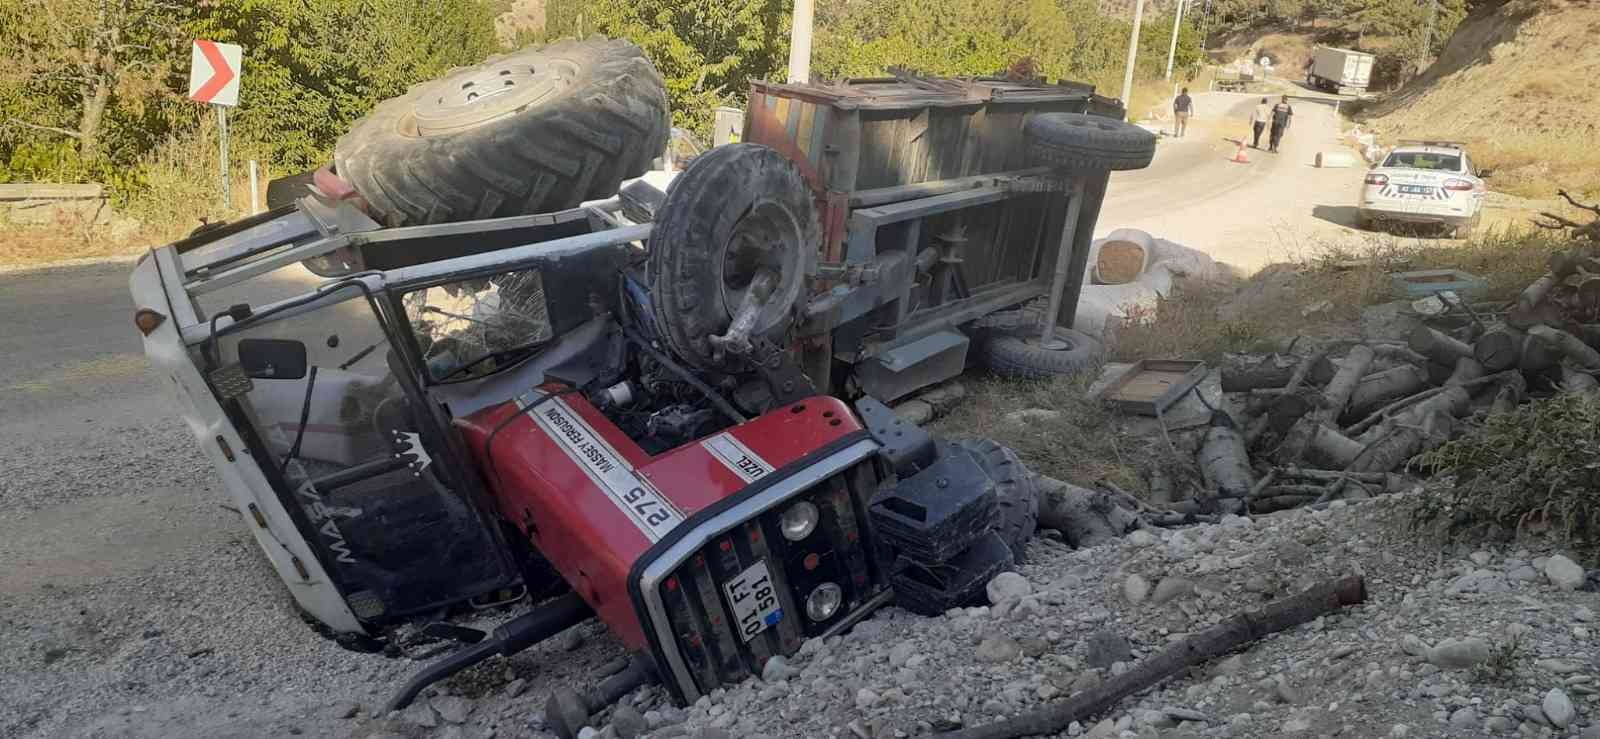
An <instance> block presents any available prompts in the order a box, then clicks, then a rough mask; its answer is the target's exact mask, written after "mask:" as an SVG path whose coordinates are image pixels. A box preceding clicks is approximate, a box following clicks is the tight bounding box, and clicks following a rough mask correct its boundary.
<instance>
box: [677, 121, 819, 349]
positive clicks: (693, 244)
mask: <svg viewBox="0 0 1600 739" xmlns="http://www.w3.org/2000/svg"><path fill="white" fill-rule="evenodd" d="M758 199H767V200H773V201H777V202H780V203H782V204H784V205H786V206H787V207H788V208H789V209H790V211H791V212H792V213H793V214H794V215H795V217H796V219H797V220H798V221H799V222H800V224H801V226H802V228H803V229H805V232H804V233H803V234H802V237H801V238H802V244H803V245H812V247H811V248H814V245H815V244H817V243H818V242H819V241H820V238H821V236H820V231H821V226H820V223H819V221H818V219H817V217H816V206H815V204H814V202H813V200H812V194H811V190H810V188H809V187H808V186H807V185H806V183H805V179H804V178H803V177H802V176H801V174H800V171H799V170H798V169H797V168H796V167H795V166H794V164H793V163H792V162H790V161H789V160H788V159H787V158H786V157H784V156H783V155H782V154H779V153H778V152H777V151H775V150H773V149H771V148H768V147H766V146H762V145H759V144H728V145H726V146H719V147H717V148H715V149H712V150H710V151H708V152H706V153H705V154H702V155H700V156H698V157H696V158H695V160H694V161H693V162H692V163H691V164H690V165H689V167H688V168H687V169H685V170H684V171H683V172H682V173H680V174H679V175H678V177H677V178H676V179H674V180H673V183H672V187H671V189H669V190H668V191H667V197H666V199H665V200H664V201H663V202H662V204H661V207H660V209H659V210H658V211H657V212H656V218H655V228H654V230H653V231H652V232H651V234H650V243H649V248H648V252H649V260H650V261H649V274H650V282H651V287H652V290H651V291H652V294H653V296H654V299H653V300H652V301H651V305H652V307H653V311H654V313H655V319H656V320H655V322H656V326H657V328H658V330H659V331H660V332H661V337H662V341H663V342H665V343H666V344H667V348H668V349H670V350H671V351H672V353H673V354H675V355H677V356H678V357H680V358H682V359H683V360H685V361H687V362H689V363H690V364H692V365H695V366H698V367H702V368H706V369H728V368H722V367H716V366H713V363H712V362H711V360H710V359H709V358H708V357H709V356H710V354H711V351H710V349H709V345H708V342H707V338H708V337H710V336H712V335H714V334H720V333H722V332H723V331H724V330H725V329H726V328H727V323H728V316H729V315H730V314H731V313H732V310H731V309H730V306H724V305H723V304H722V298H721V289H720V281H721V279H722V275H721V272H720V270H717V269H716V266H715V262H714V261H712V260H713V259H714V256H715V254H716V253H717V252H718V249H720V246H721V241H720V238H721V237H722V236H724V235H725V234H726V233H727V232H728V231H730V230H731V229H732V228H733V226H734V225H735V224H736V223H737V222H738V219H739V218H740V217H742V216H743V215H744V214H745V212H746V211H747V210H748V209H749V208H750V207H751V206H752V205H753V204H754V203H755V202H756V201H757V200H758ZM774 333H776V331H775V332H774ZM767 338H769V339H774V340H776V339H778V338H780V337H778V336H768V337H767Z"/></svg>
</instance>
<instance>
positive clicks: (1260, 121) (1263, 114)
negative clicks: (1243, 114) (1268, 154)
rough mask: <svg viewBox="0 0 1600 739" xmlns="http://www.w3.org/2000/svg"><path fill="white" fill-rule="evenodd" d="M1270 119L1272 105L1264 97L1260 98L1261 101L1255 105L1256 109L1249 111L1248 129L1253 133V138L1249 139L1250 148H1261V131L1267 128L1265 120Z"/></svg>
mask: <svg viewBox="0 0 1600 739" xmlns="http://www.w3.org/2000/svg"><path fill="white" fill-rule="evenodd" d="M1270 120H1272V105H1271V104H1270V103H1268V102H1267V99H1266V98H1261V102H1260V104H1258V105H1256V109H1255V110H1252V111H1250V129H1251V131H1252V132H1254V133H1255V139H1254V140H1253V141H1251V143H1250V148H1252V149H1259V148H1261V132H1262V131H1265V130H1267V121H1270Z"/></svg>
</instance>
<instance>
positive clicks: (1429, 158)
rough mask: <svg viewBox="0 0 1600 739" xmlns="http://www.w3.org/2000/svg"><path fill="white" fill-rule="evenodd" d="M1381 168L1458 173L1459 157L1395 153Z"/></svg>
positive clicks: (1420, 153)
mask: <svg viewBox="0 0 1600 739" xmlns="http://www.w3.org/2000/svg"><path fill="white" fill-rule="evenodd" d="M1383 166H1385V167H1403V168H1406V169H1431V170H1435V171H1439V172H1460V171H1461V157H1460V156H1458V155H1455V154H1432V153H1429V152H1426V151H1397V152H1394V153H1393V154H1390V155H1389V158H1388V159H1385V160H1384V162H1383Z"/></svg>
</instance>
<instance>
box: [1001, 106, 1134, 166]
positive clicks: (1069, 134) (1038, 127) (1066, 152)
mask: <svg viewBox="0 0 1600 739" xmlns="http://www.w3.org/2000/svg"><path fill="white" fill-rule="evenodd" d="M1023 133H1024V135H1026V136H1027V140H1028V154H1029V156H1030V157H1031V158H1033V159H1034V160H1036V161H1040V162H1043V163H1045V164H1048V165H1051V166H1055V167H1064V168H1068V169H1089V170H1109V171H1113V172H1117V171H1125V170H1131V169H1144V168H1145V167H1148V166H1150V162H1151V160H1152V159H1154V157H1155V153H1156V137H1155V134H1152V133H1150V132H1149V131H1146V130H1144V129H1142V128H1140V127H1138V126H1136V125H1134V124H1132V123H1128V122H1126V121H1119V120H1116V119H1114V118H1106V117H1104V116H1096V115H1088V114H1085V113H1039V114H1036V115H1033V116H1029V118H1028V120H1027V122H1026V123H1024V124H1023Z"/></svg>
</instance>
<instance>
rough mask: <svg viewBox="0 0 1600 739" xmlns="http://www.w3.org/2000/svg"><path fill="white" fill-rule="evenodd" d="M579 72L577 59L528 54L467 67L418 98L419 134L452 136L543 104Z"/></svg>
mask: <svg viewBox="0 0 1600 739" xmlns="http://www.w3.org/2000/svg"><path fill="white" fill-rule="evenodd" d="M577 74H578V68H577V66H576V65H574V64H572V63H571V62H567V61H563V60H558V59H552V60H543V59H540V60H534V59H528V58H526V57H522V58H511V59H505V60H502V61H500V62H497V63H495V64H484V65H480V66H477V67H472V68H470V69H465V70H462V71H461V72H458V73H456V74H453V75H450V76H449V77H446V78H444V79H442V80H439V81H438V82H435V83H432V84H431V85H429V86H428V88H427V90H426V91H424V92H423V93H422V94H421V95H420V96H418V99H417V102H416V105H415V107H414V108H413V111H412V115H413V118H414V120H415V124H416V131H417V134H418V135H421V136H438V135H442V134H448V133H452V132H454V131H457V130H460V129H462V128H467V127H471V126H475V125H477V124H479V123H482V122H484V121H486V120H489V119H492V118H497V117H499V116H502V115H505V114H507V113H510V112H513V111H516V110H520V109H522V108H525V107H527V106H529V105H534V104H537V103H539V102H542V101H544V100H547V99H549V98H551V97H554V96H555V95H558V94H560V93H561V92H563V91H565V90H566V89H567V88H568V87H570V86H571V85H572V81H573V79H574V78H575V77H577Z"/></svg>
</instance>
